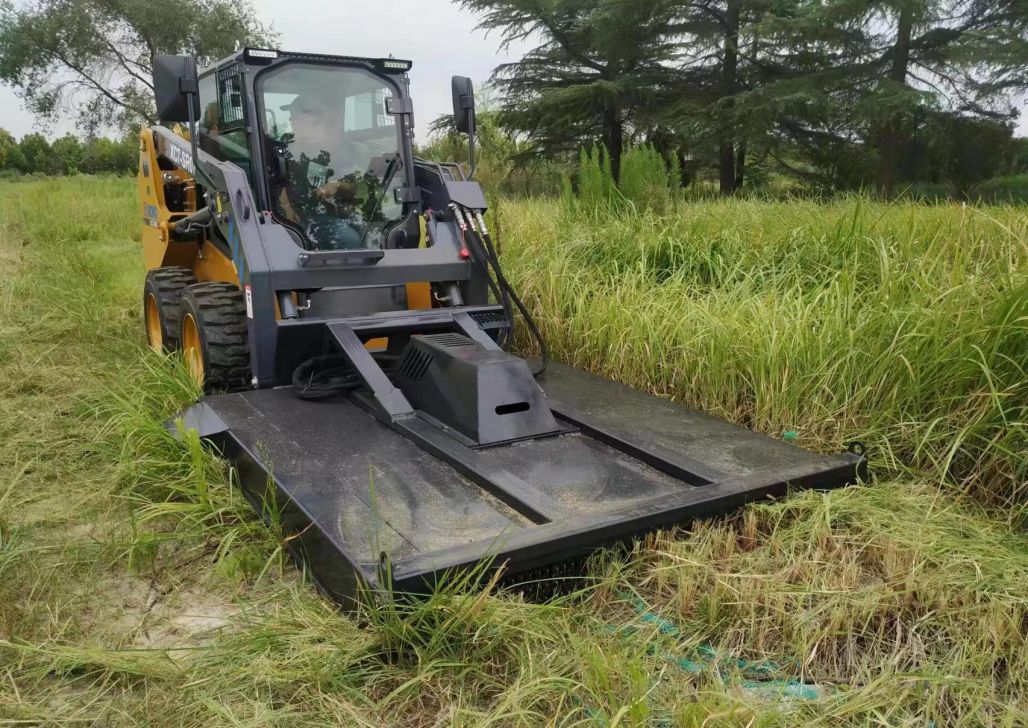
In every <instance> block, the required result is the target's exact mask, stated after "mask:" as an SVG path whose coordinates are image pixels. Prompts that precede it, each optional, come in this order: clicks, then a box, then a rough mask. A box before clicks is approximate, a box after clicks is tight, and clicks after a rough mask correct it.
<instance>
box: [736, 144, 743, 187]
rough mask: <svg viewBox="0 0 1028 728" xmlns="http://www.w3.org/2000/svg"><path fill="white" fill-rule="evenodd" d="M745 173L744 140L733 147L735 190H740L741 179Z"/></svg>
mask: <svg viewBox="0 0 1028 728" xmlns="http://www.w3.org/2000/svg"><path fill="white" fill-rule="evenodd" d="M745 172H746V142H745V140H743V141H741V142H739V143H738V144H736V145H735V189H736V190H741V189H742V183H743V178H744V176H745Z"/></svg>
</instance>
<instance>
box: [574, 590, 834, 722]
mask: <svg viewBox="0 0 1028 728" xmlns="http://www.w3.org/2000/svg"><path fill="white" fill-rule="evenodd" d="M618 596H620V597H621V598H622V599H624V600H625V601H626V602H628V603H630V604H631V605H632V607H633V608H634V609H635V612H636V614H637V615H639V620H640V621H641V622H643V623H645V624H652V625H654V626H655V627H656V628H657V631H658V632H659V633H660V634H661V635H662V636H664V637H671V638H679V637H681V636H682V631H681V630H680V629H679V627H678V625H676V624H675V623H674V622H671V621H670V620H668V619H665V618H664V617H661V616H660V615H658V614H654V613H653V611H652V610H651V609H650V607H649V605H647V604H646V602H645V601H643V600H642V599H641V598H639V597H637V596H635V595H632V594H625V593H619V594H618ZM604 631H606V632H609V633H610V634H614V635H617V636H620V637H631V636H633V635H636V634H638V633H639V628H637V627H633V626H631V625H628V626H620V627H618V626H613V625H606V626H605V627H604ZM646 654H648V655H654V656H659V657H660V658H661V659H662V660H664V661H665V662H667V663H669V664H671V665H674V666H675V667H677V668H678V669H680V670H681V671H682V672H687V673H689V674H690V675H701V674H703V673H705V672H714V673H716V674H717V675H718V676H719V677H721V678H722V679H724V680H725V681H726V682H727V681H729V680H730V679H731V677H732V675H731V673H730V672H729V671H728V670H725V669H724V667H723V666H725V665H729V666H730V667H731V668H734V669H735V670H736V671H738V672H740V673H742V674H743V675H744V676H746V677H747V678H748V679H746V680H743V681H741V682H739V683H737V684H738V685H739V687H741V688H743V689H744V690H752V691H756V692H759V693H760V694H761V695H762V696H764V697H769V698H774V697H780V698H798V699H800V700H818V699H820V698H821V697H822V693H821V692H820V691H819V690H818V688H817V686H816V685H810V684H807V683H805V682H803V681H802V680H800V679H798V678H794V677H790V678H777V677H775V676H776V675H780V674H781V673H782V672H785V671H786V670H785V669H784V668H783V667H782V665H781V664H780V663H778V662H775V661H773V660H755V661H754V660H744V659H742V658H730V657H727V656H726V655H724V654H723V653H721V652H719V651H718V650H717V649H716V648H715V647H714V646H713V645H711V644H709V643H706V642H705V643H703V644H701V645H699V646H698V647H697V648H696V650H695V653H694V654H692V655H690V656H688V657H686V656H685V655H682V654H678V653H676V652H673V651H667V650H665V649H663V647H662V646H661V645H660V644H659V643H658V642H656V641H654V640H648V641H647V643H646ZM792 663H793V669H796V668H798V667H799V661H798V660H793V661H792ZM583 709H584V710H585V713H586V716H587V717H589V718H592V719H593V721H594V722H596V723H597V725H601V726H605V725H607V724H608V721H607V719H606V718H605V717H604V716H603V715H602V714H600V713H598V712H597V711H595V710H593V709H591V708H589V707H588V706H583ZM654 725H658V726H663V725H670V723H669V722H667V721H665V720H664V719H657V722H656V723H655V724H654Z"/></svg>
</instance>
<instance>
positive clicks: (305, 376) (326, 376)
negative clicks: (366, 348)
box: [293, 353, 397, 401]
mask: <svg viewBox="0 0 1028 728" xmlns="http://www.w3.org/2000/svg"><path fill="white" fill-rule="evenodd" d="M372 356H373V357H375V360H376V361H377V362H378V363H379V365H382V369H383V370H385V372H386V374H392V370H393V368H394V367H395V364H396V360H397V357H395V356H392V355H389V354H382V353H377V354H372ZM387 366H388V368H387ZM361 384H362V382H361V379H360V377H359V376H357V372H355V371H354V369H353V366H351V364H350V360H349V359H347V358H346V356H344V355H343V354H322V355H321V356H315V357H311V358H310V359H307V360H306V361H304V362H303V363H302V364H300V366H298V367H296V369H294V370H293V392H294V393H295V394H296V396H297V397H299V398H300V399H307V400H315V401H318V400H325V399H332V398H333V397H338V396H339V395H341V394H344V393H346V392H348V391H350V390H351V389H356V388H357V387H359V386H361Z"/></svg>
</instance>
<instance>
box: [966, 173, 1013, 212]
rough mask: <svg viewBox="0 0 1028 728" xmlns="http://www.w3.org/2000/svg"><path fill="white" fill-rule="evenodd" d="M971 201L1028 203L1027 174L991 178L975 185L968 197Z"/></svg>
mask: <svg viewBox="0 0 1028 728" xmlns="http://www.w3.org/2000/svg"><path fill="white" fill-rule="evenodd" d="M969 196H970V198H971V199H972V200H976V201H981V202H987V203H990V204H1020V205H1023V204H1026V203H1028V174H1012V175H1009V176H1007V177H993V178H992V179H987V180H985V181H984V182H982V183H981V184H978V185H975V186H974V187H973V188H972V189H971V194H970V195H969Z"/></svg>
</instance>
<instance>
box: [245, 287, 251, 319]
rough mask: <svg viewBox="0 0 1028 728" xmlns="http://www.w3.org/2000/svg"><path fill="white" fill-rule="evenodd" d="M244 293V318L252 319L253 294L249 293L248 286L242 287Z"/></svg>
mask: <svg viewBox="0 0 1028 728" xmlns="http://www.w3.org/2000/svg"><path fill="white" fill-rule="evenodd" d="M243 291H244V292H245V293H246V318H253V293H251V292H250V284H247V285H245V286H243Z"/></svg>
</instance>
